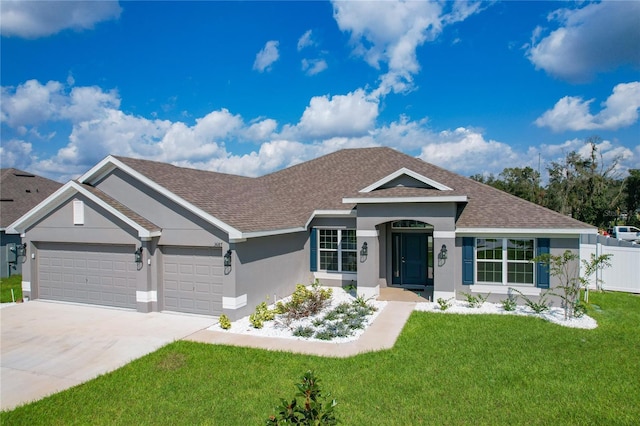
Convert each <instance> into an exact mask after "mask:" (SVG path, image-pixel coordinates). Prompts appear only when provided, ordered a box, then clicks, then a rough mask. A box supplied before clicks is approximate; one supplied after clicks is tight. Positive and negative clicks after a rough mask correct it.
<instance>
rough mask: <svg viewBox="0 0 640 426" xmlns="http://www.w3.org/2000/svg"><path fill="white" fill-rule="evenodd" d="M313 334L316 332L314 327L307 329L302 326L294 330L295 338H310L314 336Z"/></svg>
mask: <svg viewBox="0 0 640 426" xmlns="http://www.w3.org/2000/svg"><path fill="white" fill-rule="evenodd" d="M313 333H315V330H314V329H313V327H309V326H307V327H305V326H302V325H301V326H300V327H298V328H296V329H295V330H293V335H294V336H295V337H304V338H309V337H311V336H313Z"/></svg>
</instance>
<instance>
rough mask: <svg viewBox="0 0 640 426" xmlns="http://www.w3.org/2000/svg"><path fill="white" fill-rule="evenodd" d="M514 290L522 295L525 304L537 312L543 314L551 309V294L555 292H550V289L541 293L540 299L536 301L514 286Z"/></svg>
mask: <svg viewBox="0 0 640 426" xmlns="http://www.w3.org/2000/svg"><path fill="white" fill-rule="evenodd" d="M513 291H515V292H516V293H518V294H519V295H520V296H522V298H523V299H524V304H525V305H527V306H528V307H529V308H530V309H531V310H532V311H533V312H535V313H536V314H541V313H543V312H545V311H548V310H549V294H553V293H549V291H545V292H544V293H542V294H541V295H540V298H539V299H538V301H537V302H535V301H533V300H531V299H529V298H528V297H527V296H525V295H524V294H522V292H521V291H520V290H518V289H515V288H514V289H513Z"/></svg>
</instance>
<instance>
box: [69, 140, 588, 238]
mask: <svg viewBox="0 0 640 426" xmlns="http://www.w3.org/2000/svg"><path fill="white" fill-rule="evenodd" d="M115 168H120V169H122V170H123V171H125V172H126V173H129V174H130V175H132V176H133V177H134V178H136V179H138V180H140V181H141V182H143V183H145V184H147V185H150V186H151V187H153V188H155V189H156V190H158V191H160V192H161V193H163V194H165V195H166V196H168V197H169V198H170V199H173V200H174V201H175V202H177V203H179V204H181V205H183V206H184V207H185V208H187V209H188V210H190V211H192V212H194V213H196V214H198V215H200V216H201V217H203V218H204V219H206V220H208V221H210V222H211V223H212V224H214V225H215V226H218V227H220V228H221V229H223V230H225V231H226V232H228V233H229V238H230V239H234V240H240V239H243V238H249V237H254V236H260V235H269V234H278V233H284V232H291V231H300V230H304V229H306V228H307V226H308V224H309V222H310V221H311V219H313V217H315V216H317V215H340V214H350V212H352V210H353V209H355V208H356V207H357V205H358V204H364V203H372V202H376V203H379V202H408V203H415V202H424V201H429V202H454V203H457V205H458V209H457V214H458V217H457V219H456V232H457V233H460V234H464V233H465V232H470V233H473V232H475V233H479V232H496V231H498V232H504V233H509V232H511V233H522V232H536V233H560V234H578V233H593V232H595V231H596V229H595V228H594V227H592V226H590V225H587V224H585V223H582V222H580V221H577V220H575V219H572V218H570V217H567V216H564V215H561V214H559V213H556V212H554V211H551V210H549V209H546V208H544V207H541V206H538V205H536V204H533V203H530V202H528V201H525V200H523V199H521V198H518V197H515V196H512V195H510V194H507V193H505V192H502V191H500V190H498V189H495V188H493V187H490V186H488V185H485V184H482V183H479V182H476V181H474V180H472V179H469V178H466V177H463V176H460V175H458V174H456V173H453V172H450V171H448V170H445V169H443V168H440V167H437V166H434V165H432V164H429V163H426V162H424V161H422V160H420V159H418V158H414V157H411V156H408V155H406V154H403V153H401V152H398V151H396V150H393V149H391V148H385V147H378V148H359V149H345V150H341V151H337V152H334V153H331V154H328V155H325V156H322V157H320V158H316V159H314V160H310V161H307V162H305V163H300V164H297V165H295V166H291V167H288V168H286V169H283V170H280V171H277V172H274V173H271V174H268V175H265V176H261V177H256V178H251V177H243V176H236V175H230V174H224V173H217V172H209V171H203V170H195V169H189V168H183V167H177V166H173V165H170V164H166V163H160V162H155V161H149V160H140V159H133V158H127V157H111V156H110V157H107V158H106V159H104V160H103V161H102V162H100V163H99V164H98V165H96V166H95V167H94V168H92V169H91V170H89V171H88V172H87V173H85V174H84V175H83V176H82V177H80V178H79V182H78V183H75V182H74V184H75V185H78V186H79V187H81V188H84V190H83V192H90V193H92V194H94V195H95V196H96V197H98V198H100V199H101V200H102V202H103V203H104V204H106V205H110V206H111V207H112V208H113V209H115V210H116V211H119V212H121V213H122V214H124V215H125V216H127V217H129V218H130V219H131V220H132V221H133V222H135V223H136V224H138V226H140V227H141V228H144V229H145V233H146V234H148V233H149V232H155V230H156V229H157V227H156V226H155V225H153V224H151V223H150V222H148V221H147V220H146V219H144V218H142V217H140V216H136V217H134V215H137V214H136V213H134V212H132V211H130V210H128V208H127V207H126V206H122V205H121V204H119V203H118V202H117V201H116V200H113V199H110V198H109V197H108V196H107V194H104V193H102V192H99V191H97V190H95V188H93V187H92V186H93V185H94V184H95V185H97V186H98V187H99V181H100V180H101V179H102V177H103V176H105V175H106V174H107V173H109V172H111V171H112V170H113V169H115ZM84 184H88V185H84Z"/></svg>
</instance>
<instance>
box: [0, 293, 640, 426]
mask: <svg viewBox="0 0 640 426" xmlns="http://www.w3.org/2000/svg"><path fill="white" fill-rule="evenodd" d="M591 303H592V304H591V306H590V308H589V309H590V311H589V313H590V315H592V316H593V317H594V318H596V319H597V320H598V323H599V327H598V328H597V329H595V330H577V329H570V328H565V327H561V326H558V325H554V324H551V323H548V322H545V321H543V320H540V319H536V318H530V317H516V316H498V315H468V316H464V315H443V314H437V313H424V312H415V313H414V314H413V315H412V316H411V318H410V319H409V321H408V323H407V325H406V327H405V329H404V330H403V332H402V334H401V336H400V338H399V340H398V342H397V344H396V346H395V347H394V348H393V349H391V350H388V351H383V352H377V353H370V354H364V355H360V356H357V357H353V358H347V359H329V358H320V357H314V356H305V355H292V354H288V353H281V352H279V353H274V352H268V351H263V350H254V349H244V348H234V347H225V346H213V345H207V344H199V343H190V342H181V341H180V342H175V343H172V344H170V345H168V346H165V347H164V348H162V349H160V350H159V351H157V352H155V353H153V354H150V355H148V356H146V357H144V358H142V359H139V360H137V361H134V362H132V363H130V364H129V365H127V366H125V367H123V368H121V369H119V370H117V371H115V372H113V373H110V374H107V375H105V376H102V377H99V378H97V379H96V380H93V381H91V382H88V383H85V384H84V385H80V386H78V387H75V388H73V389H70V390H68V391H65V392H61V393H59V394H56V395H53V396H51V397H48V398H45V399H43V400H41V401H39V402H35V403H32V404H29V405H26V406H23V407H19V408H17V409H15V410H13V411H11V412H4V413H2V414H1V417H0V423H1V424H3V425H13V424H24V425H38V424H46V425H52V424H54V425H55V424H81V425H86V424H189V425H191V424H215V425H242V426H246V425H260V424H263V423H264V420H265V419H266V418H267V416H268V415H269V414H272V413H273V412H274V411H273V408H274V407H275V406H276V404H278V403H279V398H280V397H286V398H291V397H293V395H294V393H295V388H294V383H295V382H297V381H298V379H299V377H300V376H301V375H302V374H303V373H304V372H305V371H306V370H308V369H312V370H314V371H315V373H316V375H317V376H318V377H319V378H320V379H321V380H322V382H321V385H322V388H323V390H328V391H331V393H332V395H333V397H335V398H336V399H337V400H338V406H337V407H336V414H337V417H338V419H340V420H341V422H342V424H345V425H367V426H371V425H420V424H437V425H440V424H453V425H468V424H473V425H480V424H490V425H495V424H527V425H529V424H532V425H535V424H540V425H559V424H598V425H603V424H606V425H616V424H620V425H624V424H637V419H638V418H640V332H639V331H640V297H638V296H634V295H627V294H616V293H607V294H597V293H592V294H591Z"/></svg>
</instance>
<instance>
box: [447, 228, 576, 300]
mask: <svg viewBox="0 0 640 426" xmlns="http://www.w3.org/2000/svg"><path fill="white" fill-rule="evenodd" d="M483 237H484V238H493V237H489V236H486V235H484V236H483ZM540 237H541V236H521V237H518V238H534V239H535V238H540ZM496 238H500V236H496ZM565 250H572V251H574V252H575V253H576V254H579V253H580V239H579V237H578V236H575V237H562V238H550V254H551V255H554V256H559V255H561V254H563V253H564V252H565ZM455 251H456V256H455V263H454V265H453V273H454V275H455V293H456V299H459V300H465V296H464V295H463V294H462V293H471V292H470V289H469V286H468V285H463V284H462V238H461V237H458V238H456V244H455ZM579 264H580V262H579V260H576V261H574V262H572V263H571V264H570V265H569V268H571V269H574V268H576V270H577V271H579V270H580V269H579V267H580V265H579ZM474 274H475V265H474ZM474 279H475V277H474ZM557 285H559V279H558V278H557V277H553V276H551V277H550V286H549V287H550V288H549V290H551V291H553V288H554V287H556V286H557ZM504 287H507V288H508V287H513V288H518V289H520V290H525V289H531V288H534V287H532V286H521V287H518V286H515V285H510V286H504ZM541 291H542V292H545V291H546V289H541ZM482 294H483V295H487V293H482ZM527 297H528V298H530V299H531V300H534V301H537V300H539V297H538V296H534V295H527ZM506 298H507V295H506V294H494V293H492V294H490V295H489V297H488V299H487V301H489V302H493V303H498V302H500V301H501V300H504V299H506ZM548 300H549V301H550V302H551V304H552V306H558V307H559V306H560V302H561V299H560V298H559V297H557V296H552V295H549V298H548ZM523 303H524V301H523V300H522V298H519V299H518V304H523Z"/></svg>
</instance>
